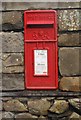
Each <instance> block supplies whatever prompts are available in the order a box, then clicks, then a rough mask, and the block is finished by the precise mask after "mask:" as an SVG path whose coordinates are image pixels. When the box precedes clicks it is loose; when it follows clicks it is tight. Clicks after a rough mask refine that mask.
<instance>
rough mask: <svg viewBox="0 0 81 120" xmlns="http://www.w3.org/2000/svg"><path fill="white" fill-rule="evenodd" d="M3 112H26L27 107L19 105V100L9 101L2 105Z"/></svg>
mask: <svg viewBox="0 0 81 120" xmlns="http://www.w3.org/2000/svg"><path fill="white" fill-rule="evenodd" d="M3 107H4V110H5V111H13V112H14V111H15V112H20V111H21V112H24V111H28V109H27V106H26V105H24V104H23V103H21V102H20V101H19V100H10V101H7V102H4V103H3Z"/></svg>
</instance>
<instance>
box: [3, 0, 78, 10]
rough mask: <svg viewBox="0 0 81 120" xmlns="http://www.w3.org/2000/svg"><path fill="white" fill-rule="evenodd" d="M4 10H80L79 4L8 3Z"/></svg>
mask: <svg viewBox="0 0 81 120" xmlns="http://www.w3.org/2000/svg"><path fill="white" fill-rule="evenodd" d="M35 1H36V0H35ZM2 7H3V10H27V9H41V8H42V9H49V8H50V9H55V8H57V9H58V8H80V3H79V2H59V1H57V2H39V1H38V2H32V1H31V2H14V3H12V2H9V3H8V2H6V3H5V4H3V6H2Z"/></svg>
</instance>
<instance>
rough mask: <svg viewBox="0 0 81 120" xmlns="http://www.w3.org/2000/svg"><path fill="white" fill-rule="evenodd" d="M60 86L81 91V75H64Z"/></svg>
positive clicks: (66, 89) (64, 88)
mask: <svg viewBox="0 0 81 120" xmlns="http://www.w3.org/2000/svg"><path fill="white" fill-rule="evenodd" d="M59 88H60V89H61V90H63V91H74V92H76V91H77V92H81V77H63V78H62V79H61V80H60V84H59Z"/></svg>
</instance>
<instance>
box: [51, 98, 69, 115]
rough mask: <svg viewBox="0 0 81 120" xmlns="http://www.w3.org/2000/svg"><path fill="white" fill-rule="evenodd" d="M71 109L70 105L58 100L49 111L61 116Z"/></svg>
mask: <svg viewBox="0 0 81 120" xmlns="http://www.w3.org/2000/svg"><path fill="white" fill-rule="evenodd" d="M68 109H69V105H68V103H67V102H66V101H65V100H56V101H55V102H54V104H53V106H52V107H51V108H50V109H49V111H51V112H54V113H57V114H61V113H64V112H65V111H67V110H68Z"/></svg>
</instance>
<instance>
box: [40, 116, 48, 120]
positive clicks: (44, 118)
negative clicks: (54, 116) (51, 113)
mask: <svg viewBox="0 0 81 120" xmlns="http://www.w3.org/2000/svg"><path fill="white" fill-rule="evenodd" d="M38 120H48V119H47V118H46V117H45V116H42V115H41V116H40V117H39V118H38Z"/></svg>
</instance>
